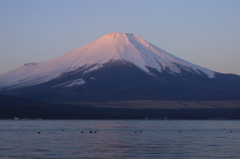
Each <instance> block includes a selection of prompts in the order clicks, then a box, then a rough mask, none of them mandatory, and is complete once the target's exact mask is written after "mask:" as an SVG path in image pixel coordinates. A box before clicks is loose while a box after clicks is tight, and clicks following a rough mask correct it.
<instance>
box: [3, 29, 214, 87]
mask: <svg viewBox="0 0 240 159" xmlns="http://www.w3.org/2000/svg"><path fill="white" fill-rule="evenodd" d="M115 60H123V61H128V62H130V63H132V64H134V65H136V66H137V67H139V68H140V69H142V70H144V71H145V72H149V70H148V69H147V67H152V68H155V69H157V70H158V71H159V72H162V71H163V70H168V71H170V72H172V73H181V69H184V70H187V71H190V72H191V73H196V74H201V73H205V74H206V75H207V76H208V77H209V78H213V77H214V74H215V73H214V72H213V71H211V70H209V69H206V68H203V67H200V66H197V65H195V64H192V63H190V62H187V61H185V60H183V59H180V58H178V57H176V56H174V55H172V54H170V53H167V52H165V51H163V50H161V49H159V48H158V47H156V46H154V45H152V44H150V43H148V42H147V41H145V40H144V39H142V38H140V37H139V36H136V35H133V34H129V33H111V34H107V35H104V36H102V37H101V38H99V39H98V40H96V41H94V42H92V43H89V44H87V45H84V46H83V47H80V48H78V49H75V50H73V51H70V52H68V53H66V54H64V55H62V56H60V57H57V58H55V59H52V60H49V61H46V62H37V63H27V64H25V65H23V66H22V67H20V68H17V69H15V70H13V71H10V72H8V73H5V74H3V75H0V88H9V89H13V88H19V87H24V86H31V85H36V84H40V83H44V82H47V81H49V80H51V79H55V78H57V77H59V76H61V75H62V74H63V73H66V72H70V71H74V70H77V69H79V68H83V67H85V68H87V67H90V66H92V65H95V64H97V65H95V66H94V67H91V68H90V69H89V70H87V71H92V70H96V69H98V68H99V67H101V66H102V65H103V64H104V63H106V62H109V61H115ZM146 66H147V67H146Z"/></svg>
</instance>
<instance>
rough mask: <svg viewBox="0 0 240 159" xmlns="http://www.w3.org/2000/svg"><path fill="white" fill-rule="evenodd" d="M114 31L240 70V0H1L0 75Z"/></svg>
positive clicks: (206, 64) (187, 57)
mask: <svg viewBox="0 0 240 159" xmlns="http://www.w3.org/2000/svg"><path fill="white" fill-rule="evenodd" d="M112 32H120V33H125V32H127V33H133V34H136V35H139V36H140V37H142V38H144V39H145V40H147V41H148V42H150V43H152V44H154V45H156V46H158V47H159V48H161V49H163V50H166V51H168V52H169V53H171V54H173V55H175V56H178V57H180V58H183V59H185V60H187V61H189V62H192V63H195V64H197V65H200V66H203V67H206V68H209V69H211V70H213V71H217V72H222V73H235V74H239V75H240V0H0V74H3V73H5V72H8V71H10V70H12V69H15V68H17V67H19V66H21V65H23V64H24V63H28V62H41V61H46V60H50V59H52V58H55V57H57V56H60V55H62V54H64V53H66V52H68V51H71V50H73V49H75V48H79V47H81V46H83V45H85V44H87V43H89V42H92V41H94V40H96V39H98V38H99V37H101V36H103V35H105V34H107V33H112Z"/></svg>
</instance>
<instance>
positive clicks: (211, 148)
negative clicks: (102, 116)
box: [0, 120, 240, 159]
mask: <svg viewBox="0 0 240 159" xmlns="http://www.w3.org/2000/svg"><path fill="white" fill-rule="evenodd" d="M91 131H92V133H90V132H91ZM94 132H95V133H94ZM0 158H1V159H5V158H23V159H32V158H36V159H37V158H46V159H61V158H67V159H68V158H69V159H70V158H94V159H95V158H99V159H100V158H101V159H111V158H117V159H125V158H136V159H155V158H174V159H178V158H184V159H186V158H211V159H212V158H224V159H225V158H226V159H229V158H240V121H220V120H219V121H212V120H209V121H205V120H204V121H200V120H199V121H195V120H0Z"/></svg>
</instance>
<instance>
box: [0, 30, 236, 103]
mask: <svg viewBox="0 0 240 159" xmlns="http://www.w3.org/2000/svg"><path fill="white" fill-rule="evenodd" d="M0 92H1V93H2V94H10V95H15V96H23V97H29V98H35V99H41V100H45V101H54V102H56V101H58V102H68V103H69V102H70V103H71V102H75V103H76V102H83V101H116V100H238V99H240V76H238V75H234V74H222V73H218V72H214V71H212V70H210V69H207V68H204V67H201V66H198V65H195V64H193V63H190V62H188V61H185V60H183V59H181V58H178V57H176V56H174V55H172V54H170V53H168V52H166V51H164V50H162V49H160V48H158V47H156V46H154V45H152V44H150V43H149V42H147V41H145V40H144V39H142V38H140V37H139V36H136V35H134V34H129V33H111V34H107V35H104V36H102V37H101V38H99V39H97V40H96V41H93V42H91V43H89V44H87V45H85V46H82V47H80V48H78V49H75V50H73V51H70V52H68V53H66V54H64V55H62V56H59V57H57V58H55V59H52V60H49V61H45V62H33V63H26V64H25V65H23V66H22V67H20V68H17V69H15V70H13V71H10V72H7V73H5V74H3V75H0Z"/></svg>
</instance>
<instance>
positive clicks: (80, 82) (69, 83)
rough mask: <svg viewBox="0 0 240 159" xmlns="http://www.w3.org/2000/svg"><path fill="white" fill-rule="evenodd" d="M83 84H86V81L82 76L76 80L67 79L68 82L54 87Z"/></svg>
mask: <svg viewBox="0 0 240 159" xmlns="http://www.w3.org/2000/svg"><path fill="white" fill-rule="evenodd" d="M83 84H86V82H85V81H84V80H83V79H81V78H80V79H75V80H71V81H67V82H64V83H61V84H58V85H55V86H53V87H52V88H54V87H60V86H63V87H74V86H80V85H83Z"/></svg>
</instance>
